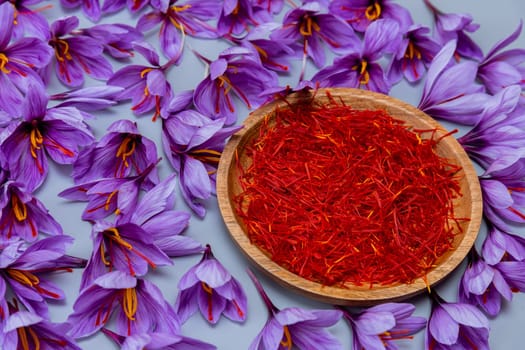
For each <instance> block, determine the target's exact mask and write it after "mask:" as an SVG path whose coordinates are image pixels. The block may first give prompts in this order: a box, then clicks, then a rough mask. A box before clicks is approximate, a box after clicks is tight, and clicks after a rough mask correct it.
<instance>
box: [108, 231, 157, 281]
mask: <svg viewBox="0 0 525 350" xmlns="http://www.w3.org/2000/svg"><path fill="white" fill-rule="evenodd" d="M102 235H103V236H104V238H105V239H106V240H107V241H105V242H103V243H101V244H100V259H101V260H102V262H103V263H104V265H106V266H107V267H109V268H110V270H111V269H112V268H113V261H112V259H113V257H114V256H115V254H117V252H116V251H114V250H113V246H114V243H116V244H117V246H120V247H121V248H123V249H122V251H120V254H121V256H122V257H121V258H117V259H121V260H124V261H126V262H127V266H128V267H129V274H130V275H132V276H135V270H134V268H133V264H132V261H133V260H132V257H131V256H130V254H129V252H133V253H134V254H135V255H137V256H138V257H140V258H141V259H142V260H144V261H145V262H146V263H147V264H148V265H149V266H151V267H152V268H155V267H157V265H156V264H155V263H154V262H153V261H152V260H151V259H150V258H148V257H147V256H146V255H144V254H143V253H141V252H140V251H138V250H136V249H135V248H134V247H133V245H131V243H129V242H128V241H126V240H125V239H123V238H122V236H121V235H120V232H119V230H118V229H117V228H116V227H110V228H108V229H106V230H105V231H104V232H102ZM106 249H108V256H109V257H110V260H108V258H107V257H106Z"/></svg>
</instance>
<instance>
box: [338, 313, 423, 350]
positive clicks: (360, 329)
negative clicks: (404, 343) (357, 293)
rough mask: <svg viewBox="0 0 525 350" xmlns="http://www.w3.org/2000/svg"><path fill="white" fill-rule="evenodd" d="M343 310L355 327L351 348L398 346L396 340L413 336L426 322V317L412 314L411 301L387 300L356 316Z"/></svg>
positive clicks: (353, 327)
mask: <svg viewBox="0 0 525 350" xmlns="http://www.w3.org/2000/svg"><path fill="white" fill-rule="evenodd" d="M340 309H341V310H342V311H343V316H344V318H345V319H346V320H347V321H348V322H349V324H350V326H351V328H352V334H353V341H352V349H392V350H394V349H397V345H396V344H395V343H394V340H398V339H406V338H410V337H411V336H412V335H413V334H415V333H417V332H419V331H420V330H421V329H423V328H425V324H426V319H424V318H423V317H416V316H412V313H413V312H414V310H415V309H416V307H415V306H414V305H412V304H406V303H384V304H381V305H377V306H373V307H370V308H368V309H366V310H364V311H363V312H361V313H359V314H357V315H352V314H351V313H350V312H349V311H348V310H346V309H343V308H340Z"/></svg>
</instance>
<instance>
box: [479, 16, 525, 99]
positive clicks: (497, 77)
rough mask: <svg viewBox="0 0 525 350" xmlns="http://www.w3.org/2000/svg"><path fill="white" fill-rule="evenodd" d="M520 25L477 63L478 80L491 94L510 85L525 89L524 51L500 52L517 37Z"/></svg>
mask: <svg viewBox="0 0 525 350" xmlns="http://www.w3.org/2000/svg"><path fill="white" fill-rule="evenodd" d="M522 25H523V23H522V22H520V24H519V26H518V27H517V28H516V30H515V31H514V32H513V33H511V34H510V35H509V36H508V37H506V38H504V39H503V40H501V41H499V42H498V43H496V45H494V46H493V47H492V49H490V50H489V52H488V53H487V55H486V56H485V57H484V58H483V59H482V60H481V62H480V63H479V67H478V79H479V80H480V81H481V82H482V83H483V85H485V88H486V89H487V91H488V92H490V93H491V94H496V93H497V92H498V91H500V90H501V89H503V88H505V87H507V86H510V85H518V84H519V85H521V87H522V88H523V87H525V67H524V66H523V64H524V63H525V49H522V48H515V49H510V50H506V51H502V50H503V49H504V48H506V47H507V46H509V45H510V44H512V43H513V42H514V41H515V40H516V39H517V38H518V37H519V35H520V33H521V29H522Z"/></svg>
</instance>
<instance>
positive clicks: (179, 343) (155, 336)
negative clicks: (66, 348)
mask: <svg viewBox="0 0 525 350" xmlns="http://www.w3.org/2000/svg"><path fill="white" fill-rule="evenodd" d="M102 332H103V333H104V334H106V335H107V336H108V337H109V338H111V339H112V340H113V341H114V342H115V343H116V344H117V345H119V346H120V350H136V349H141V350H190V349H191V350H214V349H216V347H215V346H214V345H211V344H208V343H205V342H203V341H200V340H197V339H193V338H188V337H185V336H182V335H176V334H166V333H155V332H153V333H142V334H132V335H130V336H129V337H123V336H121V335H118V334H116V333H115V332H112V331H110V330H109V329H107V328H102Z"/></svg>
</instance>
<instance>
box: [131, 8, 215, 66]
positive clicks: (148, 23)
mask: <svg viewBox="0 0 525 350" xmlns="http://www.w3.org/2000/svg"><path fill="white" fill-rule="evenodd" d="M151 6H152V8H153V11H151V12H148V13H146V14H144V15H143V16H141V17H140V18H139V21H138V23H137V29H138V30H140V31H141V32H145V31H148V30H150V29H152V28H154V27H156V26H157V25H158V24H160V32H159V39H160V48H161V50H162V52H163V53H164V55H166V57H168V58H169V59H170V60H173V61H174V62H175V63H178V61H179V59H180V58H181V57H182V52H183V49H184V36H185V35H190V36H194V37H200V38H216V37H217V33H216V31H215V29H214V28H213V26H212V25H211V24H208V23H207V21H208V20H212V19H216V18H217V16H218V15H219V13H220V11H221V2H220V1H216V0H186V1H179V0H169V1H168V0H166V1H154V2H152V3H151ZM150 63H151V62H150Z"/></svg>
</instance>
